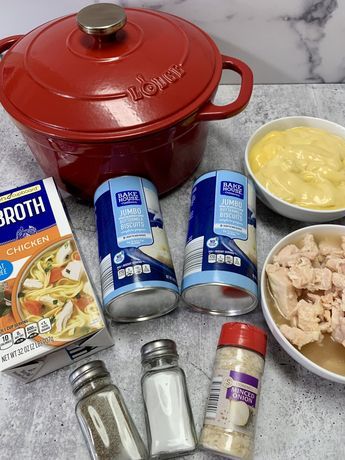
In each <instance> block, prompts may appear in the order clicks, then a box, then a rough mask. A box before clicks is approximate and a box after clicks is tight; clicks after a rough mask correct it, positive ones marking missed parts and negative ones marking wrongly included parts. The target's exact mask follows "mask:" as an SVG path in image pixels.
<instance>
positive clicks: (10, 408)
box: [0, 85, 345, 460]
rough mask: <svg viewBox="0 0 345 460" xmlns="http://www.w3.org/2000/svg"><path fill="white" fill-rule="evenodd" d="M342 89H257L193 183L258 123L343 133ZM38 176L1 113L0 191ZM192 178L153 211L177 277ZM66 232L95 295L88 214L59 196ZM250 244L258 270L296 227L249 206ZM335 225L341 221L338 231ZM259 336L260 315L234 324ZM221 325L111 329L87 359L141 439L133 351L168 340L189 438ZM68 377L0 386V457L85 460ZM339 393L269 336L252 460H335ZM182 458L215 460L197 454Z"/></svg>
mask: <svg viewBox="0 0 345 460" xmlns="http://www.w3.org/2000/svg"><path fill="white" fill-rule="evenodd" d="M236 91H237V88H236V87H233V86H222V87H221V88H220V90H219V96H218V98H219V100H220V101H223V102H226V101H228V100H229V98H230V97H233V96H234V95H235V93H236ZM344 101H345V86H344V85H294V86H292V85H286V86H278V85H277V86H257V87H256V88H255V90H254V94H253V98H252V101H251V102H250V104H249V106H248V108H247V109H246V110H245V112H243V113H242V114H240V115H239V116H237V117H235V118H233V119H230V120H225V121H221V122H214V123H211V126H210V136H209V141H208V145H207V149H206V154H205V157H204V160H203V162H202V164H201V166H200V167H199V168H198V170H197V171H196V173H195V174H194V177H196V176H198V175H199V174H200V173H203V172H205V171H209V170H213V169H217V168H229V169H242V165H243V154H244V149H245V145H246V142H247V140H248V138H249V136H250V135H251V133H252V132H253V131H254V130H255V129H256V128H257V127H259V126H260V125H261V124H263V123H264V122H266V121H269V120H271V119H274V118H278V117H280V116H286V115H311V116H319V117H323V118H327V119H329V120H332V121H335V122H338V123H340V124H343V125H345V105H344ZM41 177H42V172H41V170H40V169H39V168H38V166H37V164H36V162H35V160H34V159H33V157H32V154H31V153H30V151H29V149H28V147H27V146H26V144H25V143H24V141H23V139H22V138H21V136H20V134H19V132H18V131H17V130H16V128H15V127H14V126H13V124H12V123H11V121H10V120H9V118H8V117H7V115H6V114H5V113H4V112H3V110H2V109H0V179H1V180H0V188H1V190H7V189H9V188H12V187H15V186H19V185H22V184H25V183H29V182H31V181H33V180H36V179H38V178H41ZM192 181H193V178H191V179H190V180H188V181H187V182H186V183H185V184H184V185H183V186H182V187H180V188H179V189H178V190H176V191H175V192H173V193H172V194H170V195H169V196H167V197H165V198H164V199H163V200H162V208H163V214H164V219H165V224H166V228H167V233H168V238H169V242H170V247H171V250H172V255H173V260H174V263H175V268H176V272H177V275H178V277H179V279H180V277H181V270H182V255H183V249H184V240H185V235H186V226H187V219H188V211H189V199H190V192H191V187H192ZM66 204H67V206H68V209H69V212H70V215H71V218H72V222H73V224H74V228H75V230H76V233H77V236H78V237H79V240H80V244H81V248H82V250H83V252H84V255H85V257H86V259H87V261H88V262H89V266H90V268H91V275H92V277H93V279H94V280H95V282H96V285H98V286H99V273H98V267H97V264H96V263H94V261H96V260H97V240H96V234H95V222H94V215H93V210H92V208H89V207H87V206H85V205H81V204H79V203H77V202H76V200H75V199H74V198H72V197H67V199H66ZM257 218H258V224H257V230H258V231H257V240H258V256H259V270H260V269H261V266H262V263H263V261H264V258H265V256H266V254H267V253H268V251H269V249H270V248H271V247H272V245H273V244H275V243H276V242H277V241H278V240H279V239H280V238H281V237H282V236H283V235H285V234H286V233H288V232H291V231H293V230H295V229H297V228H299V227H300V226H302V225H303V224H301V223H298V222H295V221H292V220H288V219H284V218H281V217H279V216H277V215H275V214H273V213H272V212H271V211H269V210H268V209H266V208H265V207H264V206H263V205H262V204H260V203H258V209H257ZM343 223H344V222H343ZM236 319H239V320H241V321H248V322H250V323H253V324H257V325H259V326H261V327H265V324H264V319H263V316H262V313H261V309H260V306H259V307H258V308H257V309H256V310H255V311H254V312H252V313H250V314H248V315H246V316H243V317H237V318H236ZM224 322H226V318H215V317H212V316H207V315H201V314H198V313H194V312H191V311H188V310H187V309H185V308H184V307H182V306H181V307H180V308H179V309H177V310H176V311H175V312H174V313H172V314H170V315H168V316H165V317H162V318H159V319H156V320H152V321H149V322H144V323H138V324H128V325H117V324H113V325H112V326H111V332H112V334H113V337H114V340H115V346H114V347H112V348H110V349H108V350H105V351H103V352H101V353H99V354H98V355H94V358H100V359H103V360H104V361H105V362H106V365H107V367H108V369H109V370H110V372H111V375H112V378H113V381H114V383H115V384H116V385H118V387H119V388H120V390H121V391H122V393H123V396H124V397H125V399H126V402H127V404H128V407H129V409H130V411H131V413H132V415H133V418H134V420H135V422H136V423H137V426H138V428H139V430H140V432H141V434H142V435H143V437H144V439H145V429H144V417H143V406H142V401H141V394H140V372H141V369H140V356H139V354H140V347H141V345H142V344H143V343H145V342H146V341H149V340H153V339H156V338H171V339H173V340H175V341H176V343H177V346H178V351H179V353H180V363H181V366H182V367H183V368H184V370H185V372H186V375H187V381H188V386H189V392H190V397H191V403H192V408H193V412H194V416H195V421H196V426H197V431H198V432H199V431H200V429H201V424H202V420H203V412H204V409H205V403H206V398H207V394H208V385H209V380H210V376H211V373H212V366H213V359H214V355H215V350H216V343H217V339H218V336H219V332H220V328H221V325H222V324H223V323H224ZM71 370H72V369H71V368H64V369H61V370H59V371H57V372H55V373H53V374H50V375H48V376H46V377H43V378H41V379H39V380H37V381H35V382H33V383H30V384H27V385H24V384H22V383H21V382H19V381H17V380H15V379H13V378H12V377H9V376H6V375H1V377H0V458H1V460H12V459H14V458H21V459H25V460H31V459H34V460H46V459H49V460H83V459H85V460H87V459H88V453H87V450H86V447H85V444H84V441H83V438H82V435H81V432H80V430H79V427H78V424H77V420H76V418H75V415H74V404H75V402H74V399H73V396H72V393H71V390H70V386H69V383H68V375H69V373H70V372H71ZM344 407H345V406H344V388H343V386H341V385H339V384H335V383H331V382H328V381H326V380H322V379H321V378H319V377H317V376H315V375H313V374H311V373H310V372H308V371H307V370H305V369H304V368H302V367H301V366H299V365H298V364H297V363H295V362H294V361H293V360H292V359H291V358H290V357H289V356H288V355H287V354H286V353H285V352H284V351H283V350H281V348H280V347H279V346H278V344H277V343H276V341H275V340H274V338H273V337H272V335H271V334H270V335H269V347H268V355H267V361H266V368H265V374H264V380H263V386H262V393H261V403H260V410H259V416H258V423H257V434H256V443H255V459H256V460H290V459H291V460H292V459H303V460H309V459H310V460H315V459H316V460H318V459H332V460H342V459H343V458H344V446H343V442H342V440H341V439H342V434H343V433H344V432H345V409H344ZM188 458H189V459H191V460H192V459H208V458H210V459H211V458H215V457H212V456H211V455H208V454H206V453H201V452H197V453H195V454H194V455H192V456H190V457H188Z"/></svg>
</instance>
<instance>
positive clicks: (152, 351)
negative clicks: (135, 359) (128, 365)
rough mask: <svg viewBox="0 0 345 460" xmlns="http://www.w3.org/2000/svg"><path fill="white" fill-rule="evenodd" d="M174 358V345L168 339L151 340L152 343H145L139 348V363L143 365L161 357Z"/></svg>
mask: <svg viewBox="0 0 345 460" xmlns="http://www.w3.org/2000/svg"><path fill="white" fill-rule="evenodd" d="M166 355H170V356H176V357H178V354H177V349H176V343H175V342H174V341H173V340H169V339H159V340H153V341H152V342H148V343H145V345H143V346H142V348H141V362H142V363H145V362H147V361H150V360H151V359H154V358H160V357H161V356H166Z"/></svg>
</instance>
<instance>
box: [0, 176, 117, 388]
mask: <svg viewBox="0 0 345 460" xmlns="http://www.w3.org/2000/svg"><path fill="white" fill-rule="evenodd" d="M112 344H113V342H112V338H111V336H110V335H109V332H108V330H107V328H106V324H105V321H104V318H103V315H102V311H101V308H100V305H99V302H98V299H97V296H96V293H95V291H94V289H93V287H92V284H91V283H90V279H89V276H88V274H87V271H86V268H85V265H84V263H83V261H82V259H81V257H80V252H79V249H78V246H77V243H76V240H75V238H74V236H73V233H72V229H71V226H70V223H69V220H68V217H67V215H66V212H65V210H64V207H63V204H62V201H61V199H60V196H59V193H58V191H57V188H56V186H55V183H54V180H53V179H52V178H48V179H43V180H39V181H37V182H33V183H32V184H29V185H25V186H23V187H19V188H16V189H13V190H10V191H7V192H3V193H0V370H1V371H5V372H6V373H9V374H13V375H14V376H17V377H19V378H21V379H22V380H24V381H26V382H29V381H31V380H34V379H36V378H38V377H41V376H42V375H45V374H47V373H48V372H51V371H54V370H56V369H59V368H61V367H63V366H65V365H67V364H71V363H72V362H74V361H77V360H78V359H81V358H85V357H87V356H88V355H90V354H92V353H95V352H97V351H99V350H101V349H103V348H106V347H108V346H111V345H112Z"/></svg>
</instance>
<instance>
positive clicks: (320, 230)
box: [261, 224, 345, 383]
mask: <svg viewBox="0 0 345 460" xmlns="http://www.w3.org/2000/svg"><path fill="white" fill-rule="evenodd" d="M306 233H312V234H313V235H320V236H322V235H345V227H344V226H342V225H332V224H328V225H327V224H323V225H312V226H309V227H304V228H301V229H299V230H296V231H295V232H292V233H290V234H289V235H287V236H285V237H284V238H283V239H281V240H280V241H279V243H277V244H276V245H275V246H274V247H273V248H272V249H271V251H270V253H269V254H268V256H267V258H266V260H265V263H264V266H263V268H262V273H261V306H262V311H263V314H264V317H265V320H266V322H267V325H268V327H269V329H270V330H271V332H272V334H273V336H274V337H275V339H276V340H277V342H278V343H279V345H280V346H281V347H282V348H283V349H284V350H285V351H286V352H287V353H288V354H289V355H290V356H291V357H292V358H293V359H294V360H295V361H297V362H298V363H299V364H301V365H302V366H304V367H305V368H306V369H308V370H309V371H311V372H313V373H314V374H317V375H319V376H320V377H323V378H325V379H327V380H332V381H333V382H338V383H345V376H343V375H340V374H336V373H335V372H331V371H329V370H327V369H324V368H323V367H321V366H319V365H317V364H315V363H314V362H313V361H311V360H310V359H308V358H307V357H305V356H304V355H303V354H302V353H301V352H300V351H298V349H297V348H295V347H294V346H293V345H292V344H291V343H290V342H289V341H288V340H287V339H286V338H285V337H284V335H283V334H282V333H281V332H280V329H279V327H278V326H277V324H276V322H275V321H274V319H273V317H272V315H271V312H270V309H269V306H268V299H269V296H270V294H269V292H268V289H267V275H266V267H267V264H269V263H272V261H273V256H274V255H275V254H277V253H278V252H279V251H280V250H281V249H282V248H283V247H284V246H286V245H287V244H292V243H295V242H296V240H299V239H300V238H301V237H303V236H304V235H305V234H306ZM344 355H345V348H344Z"/></svg>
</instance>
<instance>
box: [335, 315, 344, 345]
mask: <svg viewBox="0 0 345 460" xmlns="http://www.w3.org/2000/svg"><path fill="white" fill-rule="evenodd" d="M332 338H333V340H335V341H336V342H338V343H341V344H342V345H343V346H344V347H345V317H344V312H343V311H342V310H340V309H339V308H332Z"/></svg>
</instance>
